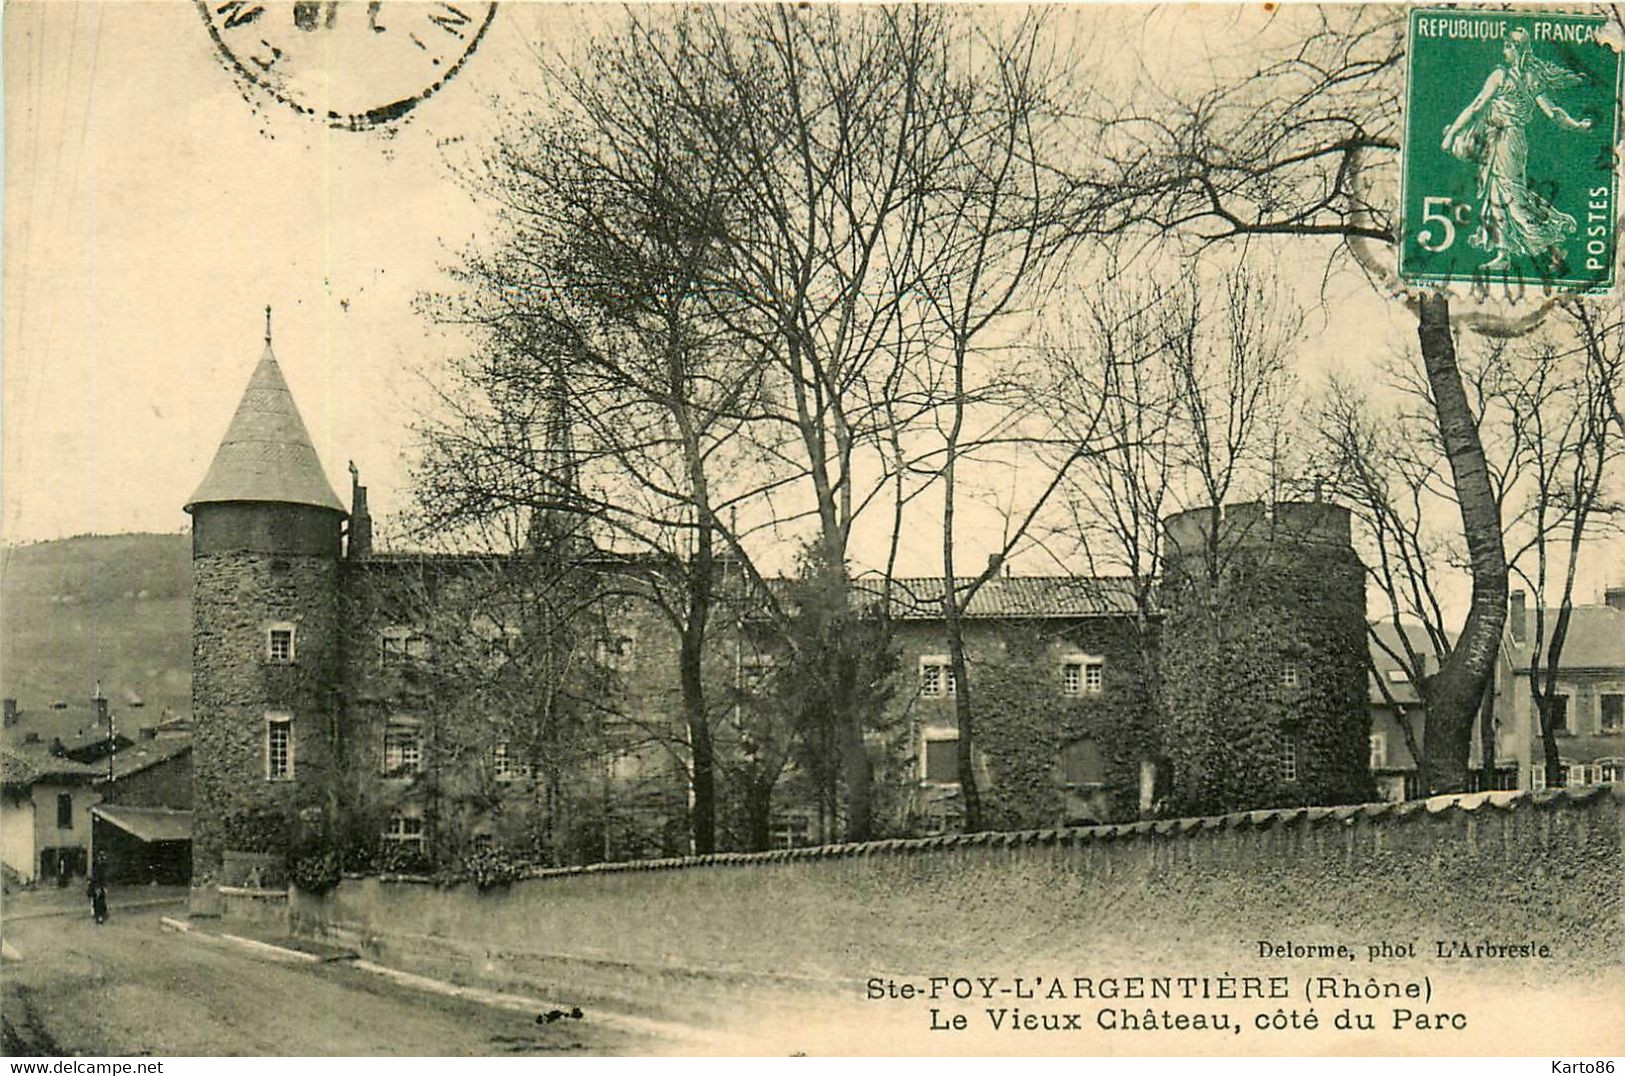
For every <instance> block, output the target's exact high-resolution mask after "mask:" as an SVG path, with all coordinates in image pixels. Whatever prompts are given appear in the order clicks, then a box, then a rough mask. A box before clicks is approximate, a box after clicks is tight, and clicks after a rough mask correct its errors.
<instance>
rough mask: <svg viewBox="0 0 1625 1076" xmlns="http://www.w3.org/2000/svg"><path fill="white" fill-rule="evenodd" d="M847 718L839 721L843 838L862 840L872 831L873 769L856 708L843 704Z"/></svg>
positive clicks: (867, 837) (868, 836)
mask: <svg viewBox="0 0 1625 1076" xmlns="http://www.w3.org/2000/svg"><path fill="white" fill-rule="evenodd" d="M846 710H847V715H848V716H847V720H845V721H844V722H842V724H841V732H842V737H841V739H842V741H843V742H842V744H841V763H842V766H843V767H844V769H845V776H846V839H847V840H849V841H866V840H868V839H869V838H870V836H871V835H872V834H873V832H874V803H873V786H874V770H873V768H872V767H871V766H870V765H869V747H868V745H867V744H866V743H864V742H863V723H862V720H861V717H860V715H859V714H858V713H857V712H856V711H857V707H855V706H853V705H851V704H850V701H849V702H848V705H847V707H846Z"/></svg>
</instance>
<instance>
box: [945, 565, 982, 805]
mask: <svg viewBox="0 0 1625 1076" xmlns="http://www.w3.org/2000/svg"><path fill="white" fill-rule="evenodd" d="M944 585H945V586H946V587H947V588H948V589H949V590H950V591H952V589H953V582H952V580H951V579H950V580H944ZM943 601H944V604H945V605H947V606H948V607H949V612H948V667H949V669H950V670H951V675H952V676H953V678H954V680H953V683H954V724H955V726H956V727H957V728H958V730H959V795H960V798H961V802H963V803H964V806H965V832H966V833H979V832H981V830H982V828H983V825H984V821H983V818H982V793H981V790H980V789H978V788H977V787H976V768H975V766H974V765H973V764H972V760H971V751H972V749H973V747H974V746H975V744H976V728H975V711H974V710H973V709H972V708H971V698H970V676H969V675H968V671H967V670H966V668H965V630H964V625H963V623H962V622H961V621H960V619H959V610H958V601H957V599H956V598H954V597H952V596H949V597H946V598H944V599H943Z"/></svg>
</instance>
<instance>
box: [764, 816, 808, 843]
mask: <svg viewBox="0 0 1625 1076" xmlns="http://www.w3.org/2000/svg"><path fill="white" fill-rule="evenodd" d="M811 843H813V842H812V819H811V818H810V817H808V816H807V815H806V814H803V813H801V812H800V811H796V812H790V813H785V814H774V815H773V821H772V825H771V826H770V827H769V829H768V847H769V848H805V847H806V846H807V845H809V844H811Z"/></svg>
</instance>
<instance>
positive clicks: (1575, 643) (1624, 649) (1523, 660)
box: [1513, 605, 1625, 676]
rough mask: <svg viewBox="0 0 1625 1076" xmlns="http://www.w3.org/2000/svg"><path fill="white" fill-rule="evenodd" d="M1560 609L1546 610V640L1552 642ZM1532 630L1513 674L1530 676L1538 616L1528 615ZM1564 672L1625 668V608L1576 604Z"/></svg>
mask: <svg viewBox="0 0 1625 1076" xmlns="http://www.w3.org/2000/svg"><path fill="white" fill-rule="evenodd" d="M1558 612H1559V610H1557V609H1547V610H1546V618H1545V619H1546V641H1547V642H1548V643H1550V642H1551V638H1552V629H1553V628H1554V627H1555V626H1556V625H1557V615H1558ZM1525 615H1526V617H1527V627H1528V631H1527V634H1526V635H1525V638H1524V641H1523V642H1521V643H1519V644H1518V645H1517V646H1516V648H1515V650H1514V653H1513V671H1514V672H1515V673H1517V674H1519V675H1522V676H1528V675H1529V651H1530V649H1531V647H1532V646H1533V642H1534V634H1535V614H1534V611H1533V610H1530V611H1529V612H1528V613H1527V614H1525ZM1558 668H1560V669H1625V609H1616V608H1614V607H1613V606H1609V605H1576V606H1575V607H1574V609H1573V612H1572V614H1571V615H1570V617H1569V630H1568V634H1567V635H1566V636H1564V639H1563V651H1562V653H1560V654H1559V655H1558Z"/></svg>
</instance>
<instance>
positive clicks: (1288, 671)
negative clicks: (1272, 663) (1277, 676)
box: [1281, 662, 1298, 690]
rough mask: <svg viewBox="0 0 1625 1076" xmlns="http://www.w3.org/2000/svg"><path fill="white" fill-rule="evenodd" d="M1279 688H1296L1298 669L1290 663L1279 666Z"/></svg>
mask: <svg viewBox="0 0 1625 1076" xmlns="http://www.w3.org/2000/svg"><path fill="white" fill-rule="evenodd" d="M1281 686H1282V687H1284V688H1287V689H1288V690H1292V689H1295V688H1296V687H1297V686H1298V667H1297V666H1296V665H1294V664H1292V663H1291V662H1287V663H1286V664H1285V665H1282V666H1281Z"/></svg>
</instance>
